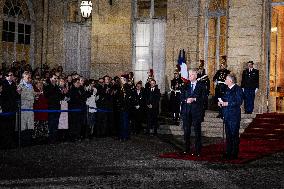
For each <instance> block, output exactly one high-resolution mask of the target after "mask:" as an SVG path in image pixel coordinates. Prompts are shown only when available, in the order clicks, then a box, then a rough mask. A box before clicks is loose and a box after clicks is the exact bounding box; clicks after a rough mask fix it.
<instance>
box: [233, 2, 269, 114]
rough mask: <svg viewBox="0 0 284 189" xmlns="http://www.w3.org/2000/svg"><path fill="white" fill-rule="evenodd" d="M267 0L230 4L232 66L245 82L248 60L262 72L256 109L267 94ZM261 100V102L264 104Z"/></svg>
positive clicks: (239, 78) (259, 107) (260, 108)
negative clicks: (264, 0) (265, 36)
mask: <svg viewBox="0 0 284 189" xmlns="http://www.w3.org/2000/svg"><path fill="white" fill-rule="evenodd" d="M263 11H264V9H263V2H262V1H260V0H231V1H230V5H229V29H228V69H229V70H231V71H233V72H234V73H235V74H236V75H237V77H238V81H239V82H238V83H239V84H240V82H241V74H242V71H243V69H244V68H245V67H246V62H247V61H249V60H252V61H254V62H255V67H256V68H258V69H259V71H260V82H261V83H262V84H261V86H260V90H259V92H258V95H257V99H256V107H255V112H261V111H262V106H263V102H261V98H260V97H261V96H263V95H264V94H265V90H266V88H265V85H264V83H263V82H262V81H265V80H264V75H265V73H266V72H265V70H266V62H264V61H263V45H264V44H263ZM260 102H261V103H260Z"/></svg>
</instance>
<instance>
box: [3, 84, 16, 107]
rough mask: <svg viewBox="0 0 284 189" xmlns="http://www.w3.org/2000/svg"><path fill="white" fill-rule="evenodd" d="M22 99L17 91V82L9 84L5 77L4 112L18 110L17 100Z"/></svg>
mask: <svg viewBox="0 0 284 189" xmlns="http://www.w3.org/2000/svg"><path fill="white" fill-rule="evenodd" d="M19 99H20V95H19V93H18V92H17V86H16V84H15V82H12V83H11V84H9V82H8V81H7V80H6V79H5V80H4V81H3V91H2V110H3V112H15V111H16V110H17V101H18V100H19Z"/></svg>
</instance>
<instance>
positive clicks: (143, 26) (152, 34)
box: [133, 0, 167, 92]
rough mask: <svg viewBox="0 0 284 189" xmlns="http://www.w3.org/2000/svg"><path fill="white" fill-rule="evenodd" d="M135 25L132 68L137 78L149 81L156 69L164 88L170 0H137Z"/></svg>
mask: <svg viewBox="0 0 284 189" xmlns="http://www.w3.org/2000/svg"><path fill="white" fill-rule="evenodd" d="M133 11H134V19H133V20H134V24H133V39H134V40H133V70H134V74H135V80H136V81H139V80H141V81H143V83H144V84H145V82H146V80H147V71H149V69H153V70H154V77H155V80H156V81H157V84H158V85H159V87H160V88H161V92H164V88H165V83H164V80H165V78H164V77H165V76H164V71H165V23H166V22H165V19H166V16H167V0H136V1H135V5H134V10H133Z"/></svg>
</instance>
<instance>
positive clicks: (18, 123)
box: [0, 106, 113, 148]
mask: <svg viewBox="0 0 284 189" xmlns="http://www.w3.org/2000/svg"><path fill="white" fill-rule="evenodd" d="M89 109H95V110H97V111H96V112H94V113H97V112H104V113H109V112H113V111H112V110H109V109H101V108H95V107H89V106H87V107H86V109H69V110H50V109H36V110H35V109H19V110H18V111H16V112H2V113H0V117H9V116H12V115H16V125H17V130H18V147H19V148H20V147H21V112H35V113H61V112H83V111H86V112H87V113H88V112H89ZM87 116H88V114H87ZM87 119H88V117H87Z"/></svg>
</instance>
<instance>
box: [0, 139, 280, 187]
mask: <svg viewBox="0 0 284 189" xmlns="http://www.w3.org/2000/svg"><path fill="white" fill-rule="evenodd" d="M216 140H218V139H214V138H212V139H211V138H209V139H208V138H206V139H204V142H205V143H212V142H214V141H215V142H216ZM179 144H180V145H181V143H179V140H176V141H174V138H171V137H165V136H159V137H151V136H144V135H139V136H135V137H132V138H131V140H129V141H126V142H120V141H119V140H115V139H112V138H100V139H93V140H91V141H82V142H77V143H61V144H56V145H49V146H48V145H38V146H33V147H26V148H22V149H13V150H8V151H0V161H1V162H0V188H107V189H108V188H142V189H144V188H153V189H159V188H226V189H227V188H258V189H260V188H284V177H283V175H284V152H282V153H278V154H274V155H271V156H267V157H264V158H262V159H259V160H256V161H254V162H251V163H248V164H245V165H230V164H217V163H208V162H196V161H185V160H174V159H160V158H159V157H158V155H159V154H160V153H165V152H172V151H176V150H178V148H177V146H179Z"/></svg>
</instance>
